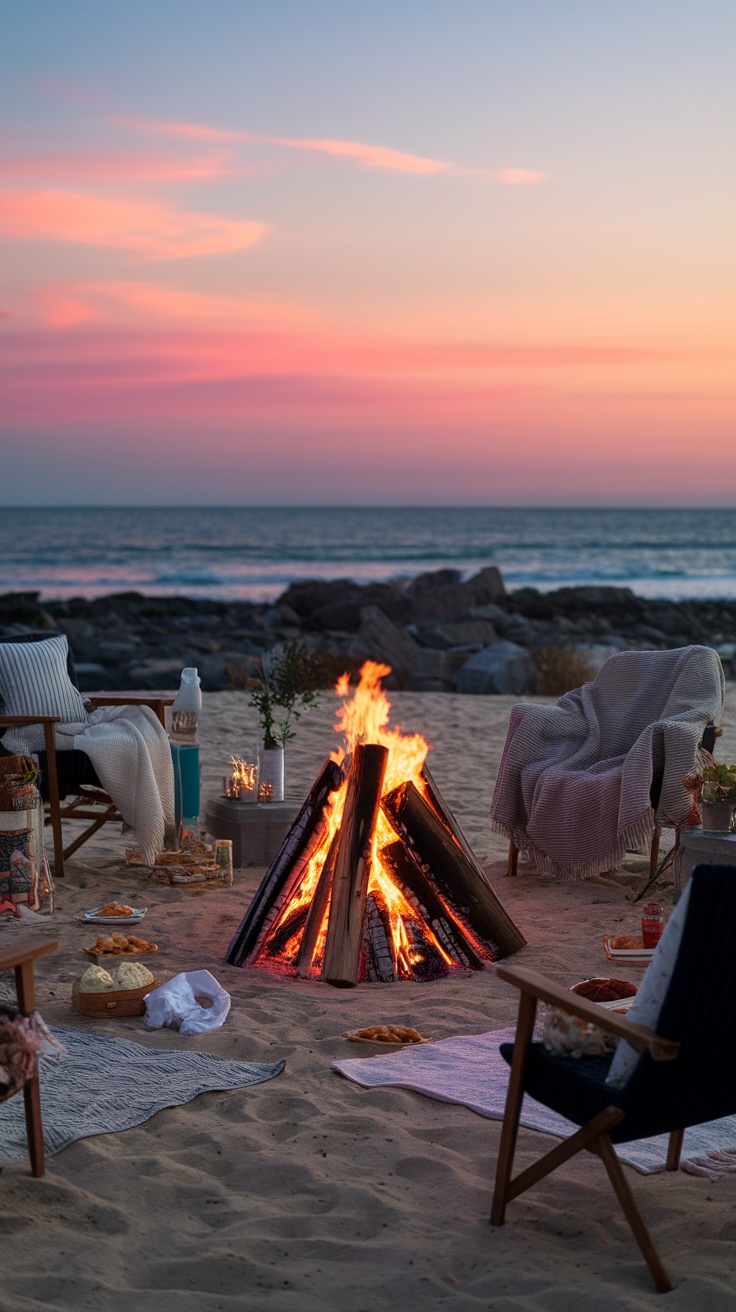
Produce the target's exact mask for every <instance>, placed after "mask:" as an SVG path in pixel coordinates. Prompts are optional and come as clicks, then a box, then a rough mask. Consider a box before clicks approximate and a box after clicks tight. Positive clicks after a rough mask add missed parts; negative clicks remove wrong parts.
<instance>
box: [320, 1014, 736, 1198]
mask: <svg viewBox="0 0 736 1312" xmlns="http://www.w3.org/2000/svg"><path fill="white" fill-rule="evenodd" d="M515 1035H516V1030H515V1028H510V1029H504V1030H491V1031H490V1032H489V1033H487V1034H466V1035H463V1036H462V1037H460V1038H453V1039H442V1040H441V1041H440V1042H438V1043H424V1044H418V1045H417V1046H416V1047H407V1048H402V1049H401V1050H400V1051H399V1052H391V1053H386V1054H385V1055H381V1056H380V1057H358V1058H353V1059H350V1060H347V1061H335V1062H333V1063H332V1065H333V1069H334V1070H336V1071H339V1072H340V1073H341V1074H342V1075H346V1076H347V1078H348V1079H349V1080H354V1081H355V1082H356V1084H362V1085H364V1086H365V1087H366V1088H371V1089H375V1088H379V1087H382V1086H386V1085H394V1086H396V1087H398V1088H401V1089H413V1090H414V1092H415V1093H423V1094H425V1095H426V1096H427V1097H428V1098H436V1099H438V1101H440V1102H454V1103H459V1104H460V1106H462V1107H468V1108H470V1110H471V1111H473V1112H477V1113H478V1115H479V1116H487V1117H489V1119H490V1120H493V1121H500V1120H503V1112H504V1105H505V1102H506V1089H507V1087H508V1082H509V1069H510V1068H509V1067H508V1066H507V1065H506V1062H505V1061H504V1059H503V1057H502V1056H501V1054H500V1052H499V1050H498V1049H499V1044H501V1043H513V1041H514V1038H515ZM570 1060H571V1061H572V1060H574V1058H571V1059H570ZM521 1124H522V1125H523V1126H525V1127H526V1128H527V1129H528V1130H540V1131H541V1132H542V1133H543V1134H552V1135H555V1136H556V1137H557V1138H560V1139H566V1138H567V1137H568V1135H570V1134H573V1133H574V1131H575V1130H577V1129H578V1126H577V1125H573V1124H572V1122H571V1121H568V1120H566V1119H565V1117H564V1116H558V1114H557V1112H553V1111H550V1110H549V1108H548V1107H544V1106H543V1105H542V1103H539V1102H536V1101H535V1100H534V1098H529V1097H525V1098H524V1102H523V1104H522V1109H521ZM667 1142H668V1136H667V1135H666V1134H662V1135H657V1136H655V1137H654V1138H651V1139H638V1140H636V1141H634V1142H633V1143H620V1144H616V1152H617V1154H618V1156H619V1157H620V1158H621V1160H622V1161H623V1162H628V1163H629V1165H630V1166H634V1167H636V1170H637V1171H641V1172H642V1174H643V1175H651V1174H653V1173H654V1172H655V1171H663V1170H664V1166H665V1160H666V1157H667ZM734 1145H736V1116H726V1117H724V1118H723V1119H722V1120H719V1121H707V1122H705V1123H704V1124H703V1125H696V1126H693V1127H692V1128H691V1129H689V1130H686V1131H685V1142H684V1145H683V1153H682V1157H683V1161H682V1164H681V1167H682V1170H685V1171H687V1170H689V1165H688V1160H687V1159H692V1158H695V1157H697V1158H702V1156H703V1155H708V1154H710V1153H714V1152H715V1153H723V1150H724V1149H730V1148H733V1147H734ZM709 1165H711V1166H712V1163H709ZM690 1173H691V1174H706V1172H705V1171H691V1172H690ZM710 1178H713V1176H710Z"/></svg>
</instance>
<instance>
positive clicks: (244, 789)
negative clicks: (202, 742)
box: [225, 756, 258, 801]
mask: <svg viewBox="0 0 736 1312" xmlns="http://www.w3.org/2000/svg"><path fill="white" fill-rule="evenodd" d="M230 764H231V766H232V767H233V770H232V775H231V777H230V779H229V780H225V795H226V796H227V797H232V798H234V799H235V800H236V801H237V800H238V798H239V797H240V794H241V793H252V792H253V790H254V788H255V786H256V774H257V771H258V766H257V765H248V763H247V762H246V761H241V759H240V757H239V756H231V757H230Z"/></svg>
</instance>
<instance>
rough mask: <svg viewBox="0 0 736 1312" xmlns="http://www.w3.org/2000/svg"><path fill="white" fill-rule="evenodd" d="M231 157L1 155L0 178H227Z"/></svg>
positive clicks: (222, 153)
mask: <svg viewBox="0 0 736 1312" xmlns="http://www.w3.org/2000/svg"><path fill="white" fill-rule="evenodd" d="M231 159H232V155H231V152H230V151H218V152H217V153H215V154H212V155H204V156H201V157H200V158H199V159H191V160H187V159H177V158H176V157H175V156H168V157H167V156H164V155H154V154H109V155H102V154H99V155H93V154H89V155H82V154H78V155H6V156H5V157H4V158H0V181H15V180H17V179H19V178H43V179H44V180H45V181H53V180H58V181H62V182H66V183H69V182H90V181H92V182H190V181H192V182H196V181H199V180H206V179H208V178H222V177H227V176H228V175H229V174H231V173H232V171H233V170H232V168H231Z"/></svg>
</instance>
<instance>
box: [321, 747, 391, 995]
mask: <svg viewBox="0 0 736 1312" xmlns="http://www.w3.org/2000/svg"><path fill="white" fill-rule="evenodd" d="M387 759H388V748H386V747H381V746H379V744H378V743H362V744H361V745H359V746H358V747H356V749H355V753H354V755H353V762H352V766H351V769H350V775H349V777H348V788H347V796H346V798H345V809H344V811H343V816H342V825H341V828H340V842H339V845H338V849H337V858H336V860H335V874H334V878H333V881H332V897H331V899H330V920H329V924H328V926H327V940H326V943H325V961H324V968H323V974H324V978H325V979H326V980H327V982H328V984H334V985H335V986H336V987H337V988H352V987H353V985H355V984H357V982H358V975H359V970H360V949H361V943H362V938H363V917H364V914H365V903H366V896H367V893H368V878H369V875H370V869H371V848H372V844H373V835H374V832H375V828H376V819H377V817H378V808H379V806H380V804H381V789H382V787H383V776H384V774H385V771H386V761H387Z"/></svg>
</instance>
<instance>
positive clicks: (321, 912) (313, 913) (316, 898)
mask: <svg viewBox="0 0 736 1312" xmlns="http://www.w3.org/2000/svg"><path fill="white" fill-rule="evenodd" d="M339 841H340V831H339V829H338V831H337V833H336V834H335V835H334V837H333V839H332V842H331V843H330V846H329V850H328V852H327V856H326V857H325V863H324V865H323V866H322V870H321V873H320V877H319V879H318V881H317V887H316V888H315V890H314V894H313V895H312V904H311V906H310V908H309V915H308V917H307V923H306V925H305V926H304V933H303V934H302V941H301V943H300V945H299V956H298V957H297V959H296V973H297V975H298V976H299V978H300V979H308V978H309V970H310V967H311V965H312V958H313V956H314V949H315V948H316V946H317V939H318V938H319V931H320V929H321V928H322V921H323V920H324V918H325V913H326V911H327V907H328V904H329V901H330V894H331V892H332V879H333V876H334V874H335V858H336V857H337V846H338V843H339Z"/></svg>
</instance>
